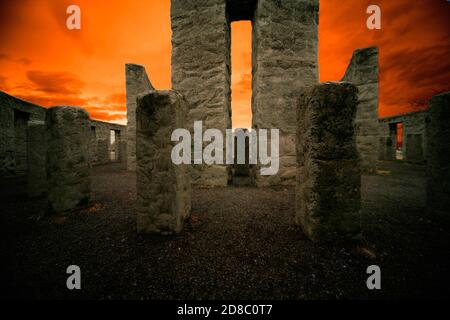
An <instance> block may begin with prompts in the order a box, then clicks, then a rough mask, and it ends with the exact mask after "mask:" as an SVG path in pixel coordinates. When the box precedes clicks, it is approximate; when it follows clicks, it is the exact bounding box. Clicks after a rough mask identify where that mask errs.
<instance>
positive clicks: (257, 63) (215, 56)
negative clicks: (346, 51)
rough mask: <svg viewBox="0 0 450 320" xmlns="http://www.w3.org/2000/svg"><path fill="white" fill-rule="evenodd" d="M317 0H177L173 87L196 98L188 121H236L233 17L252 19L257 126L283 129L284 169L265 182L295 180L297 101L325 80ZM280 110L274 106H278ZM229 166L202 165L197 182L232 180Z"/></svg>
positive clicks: (261, 180) (221, 125)
mask: <svg viewBox="0 0 450 320" xmlns="http://www.w3.org/2000/svg"><path fill="white" fill-rule="evenodd" d="M318 10H319V2H318V0H300V1H294V0H286V1H276V0H259V1H257V2H256V1H249V0H247V1H225V0H205V1H201V2H199V1H192V0H191V1H189V0H188V1H186V0H172V7H171V17H172V31H173V38H172V48H173V51H172V81H173V88H174V89H175V90H177V91H179V92H180V93H182V94H183V95H184V96H185V97H186V99H187V100H188V103H189V121H188V123H189V127H190V128H191V129H192V126H193V123H194V121H196V120H197V121H198V120H203V122H204V126H205V127H206V128H217V129H220V130H222V131H225V129H227V128H230V127H231V109H230V107H231V103H230V69H231V62H230V23H231V22H232V21H235V20H242V19H244V20H252V21H253V102H252V109H253V127H254V128H259V129H270V128H278V129H280V130H281V136H280V139H281V143H280V146H281V149H280V157H281V158H280V170H279V172H278V174H277V175H274V176H270V177H269V176H265V177H261V176H258V185H260V186H264V185H288V184H292V185H293V184H294V182H295V142H294V141H295V104H296V99H297V97H296V93H297V92H298V90H299V88H301V87H305V86H311V85H314V84H316V83H317V82H318V68H317V38H318V35H317V26H318ZM274 110H275V111H276V112H275V111H274ZM229 174H230V172H229V169H227V168H226V167H223V166H195V167H194V170H193V172H192V177H193V183H195V184H196V185H205V186H217V185H219V186H225V185H226V184H227V182H228V180H229Z"/></svg>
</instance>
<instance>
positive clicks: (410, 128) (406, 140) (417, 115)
mask: <svg viewBox="0 0 450 320" xmlns="http://www.w3.org/2000/svg"><path fill="white" fill-rule="evenodd" d="M426 117H427V111H419V112H411V113H406V114H402V115H398V116H394V117H386V118H382V119H380V120H379V123H380V128H381V132H380V137H381V138H380V147H379V148H380V153H381V155H380V160H395V149H396V140H397V137H396V131H394V129H395V125H396V124H397V123H403V144H402V153H403V159H404V160H406V161H412V162H423V161H425V160H426V157H427V156H426V154H427V145H426V139H427V137H426ZM388 137H389V138H390V139H389V140H388Z"/></svg>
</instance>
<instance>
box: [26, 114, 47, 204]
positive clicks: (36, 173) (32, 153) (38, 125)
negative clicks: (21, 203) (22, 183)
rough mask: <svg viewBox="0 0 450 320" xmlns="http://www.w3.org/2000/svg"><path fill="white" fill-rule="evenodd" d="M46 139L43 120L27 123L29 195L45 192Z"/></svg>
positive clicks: (36, 195)
mask: <svg viewBox="0 0 450 320" xmlns="http://www.w3.org/2000/svg"><path fill="white" fill-rule="evenodd" d="M46 159H47V140H46V129H45V122H42V121H39V122H38V121H31V122H29V123H28V175H27V191H28V196H29V197H39V196H42V195H44V194H45V193H47V169H46V162H47V161H46Z"/></svg>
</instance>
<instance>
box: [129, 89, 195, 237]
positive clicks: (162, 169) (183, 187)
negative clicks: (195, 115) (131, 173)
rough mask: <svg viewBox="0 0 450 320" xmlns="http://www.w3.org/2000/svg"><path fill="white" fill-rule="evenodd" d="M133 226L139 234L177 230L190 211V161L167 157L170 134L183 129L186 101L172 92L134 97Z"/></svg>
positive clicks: (169, 154)
mask: <svg viewBox="0 0 450 320" xmlns="http://www.w3.org/2000/svg"><path fill="white" fill-rule="evenodd" d="M136 119H137V136H136V143H137V144H136V146H137V149H136V156H137V157H136V159H137V198H138V216H137V229H138V232H141V233H160V234H173V233H178V232H180V231H181V229H182V228H183V222H184V220H185V218H187V217H188V216H189V215H190V210H191V179H190V170H189V167H190V164H188V165H184V164H182V165H175V164H174V163H173V162H172V159H171V152H172V148H173V146H175V145H176V144H177V142H172V141H171V134H172V132H173V130H174V129H176V128H184V127H185V126H186V120H187V103H186V101H185V100H184V98H183V97H182V95H180V94H179V93H177V92H175V91H153V92H151V93H150V94H148V95H145V96H143V97H141V98H139V99H138V107H137V111H136Z"/></svg>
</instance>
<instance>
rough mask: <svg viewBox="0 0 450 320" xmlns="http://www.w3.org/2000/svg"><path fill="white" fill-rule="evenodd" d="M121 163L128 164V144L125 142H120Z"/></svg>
mask: <svg viewBox="0 0 450 320" xmlns="http://www.w3.org/2000/svg"><path fill="white" fill-rule="evenodd" d="M118 159H119V162H122V163H126V162H127V142H126V141H124V140H120V141H119V158H118Z"/></svg>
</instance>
